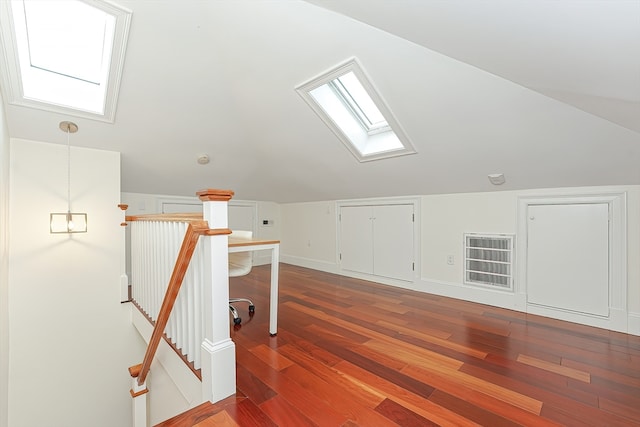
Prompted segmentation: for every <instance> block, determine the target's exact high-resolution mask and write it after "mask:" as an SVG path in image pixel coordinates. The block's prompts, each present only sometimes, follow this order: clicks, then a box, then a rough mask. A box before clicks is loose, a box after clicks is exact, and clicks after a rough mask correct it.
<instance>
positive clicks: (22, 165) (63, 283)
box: [8, 129, 144, 427]
mask: <svg viewBox="0 0 640 427" xmlns="http://www.w3.org/2000/svg"><path fill="white" fill-rule="evenodd" d="M81 134H82V129H81V130H80V132H79V133H78V134H77V135H78V136H80V135H81ZM10 151H11V156H10V157H11V165H10V166H11V167H10V178H11V185H10V215H9V219H10V221H11V235H10V242H9V244H10V246H9V249H10V250H9V297H10V304H9V319H10V321H11V323H10V328H9V338H10V340H9V357H10V367H9V405H8V417H9V425H11V427H23V426H24V427H33V426H36V425H41V426H45V425H46V426H50V427H57V426H60V427H75V426H78V427H84V426H87V425H91V426H105V427H111V426H127V425H131V397H130V395H129V389H130V386H131V384H130V377H129V375H128V372H127V368H128V367H129V366H132V365H135V364H138V363H140V362H141V361H142V357H143V354H144V347H143V342H142V340H141V339H140V337H139V336H138V335H137V332H136V331H135V329H134V328H133V326H132V325H131V305H130V304H121V303H120V291H119V283H120V274H121V268H122V266H121V264H122V259H123V250H124V232H123V229H122V227H121V226H120V222H121V220H122V211H120V209H119V208H118V207H117V205H118V203H119V202H120V155H119V153H115V152H108V151H99V150H91V149H82V148H75V147H72V151H71V156H72V170H71V184H72V185H71V198H72V206H71V208H72V210H76V211H80V212H86V213H87V214H88V232H87V233H86V234H75V235H64V234H63V235H52V234H50V233H49V224H48V223H49V213H50V212H64V211H65V210H66V183H67V179H66V147H65V146H64V145H58V144H48V143H42V142H33V141H25V140H19V139H12V140H11V149H10ZM34 405H35V406H34ZM34 408H37V409H36V410H34Z"/></svg>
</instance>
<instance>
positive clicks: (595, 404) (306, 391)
mask: <svg viewBox="0 0 640 427" xmlns="http://www.w3.org/2000/svg"><path fill="white" fill-rule="evenodd" d="M268 283H269V267H268V266H261V267H255V268H254V269H253V271H252V273H251V274H250V275H249V276H245V277H241V278H234V279H232V280H231V294H232V295H233V296H250V297H251V298H253V299H254V302H255V303H256V306H257V308H256V314H255V316H254V317H253V318H249V317H248V315H247V313H246V307H245V306H238V308H239V309H240V311H241V313H243V314H244V317H245V319H244V320H243V323H242V326H241V327H240V328H239V329H232V332H231V337H232V339H233V340H234V342H235V344H236V356H237V388H238V391H237V394H236V395H235V396H233V397H230V398H228V399H226V400H224V401H222V402H219V403H217V404H209V403H206V404H203V405H201V406H199V407H197V408H195V409H193V410H191V411H189V412H187V413H185V414H182V415H179V416H177V417H175V418H173V419H171V420H168V421H166V422H163V423H161V424H159V426H162V427H168V426H199V427H205V426H294V427H299V426H374V427H378V426H397V425H399V426H432V425H440V426H469V425H483V426H516V425H524V426H557V425H568V426H639V425H640V337H636V336H630V335H625V334H621V333H616V332H610V331H606V330H602V329H597V328H591V327H587V326H581V325H576V324H572V323H567V322H562V321H558V320H552V319H548V318H544V317H539V316H534V315H527V314H523V313H519V312H515V311H510V310H504V309H499V308H493V307H489V306H485V305H480V304H475V303H469V302H464V301H459V300H455V299H450V298H444V297H439V296H433V295H429V294H424V293H419V292H413V291H407V290H403V289H400V288H395V287H388V286H383V285H379V284H375V283H371V282H366V281H361V280H356V279H350V278H346V277H341V276H337V275H333V274H328V273H322V272H318V271H314V270H309V269H304V268H300V267H294V266H291V265H286V264H281V269H280V298H279V302H280V305H279V307H280V311H279V324H278V326H279V328H278V336H277V337H273V338H272V337H269V333H268V319H269V316H268V314H269V313H268V307H269V306H268Z"/></svg>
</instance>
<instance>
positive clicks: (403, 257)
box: [373, 205, 414, 281]
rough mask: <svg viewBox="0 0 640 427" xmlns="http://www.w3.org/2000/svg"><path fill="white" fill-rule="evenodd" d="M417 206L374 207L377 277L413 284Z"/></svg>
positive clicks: (374, 247)
mask: <svg viewBox="0 0 640 427" xmlns="http://www.w3.org/2000/svg"><path fill="white" fill-rule="evenodd" d="M413 262H414V260H413V205H384V206H374V207H373V270H374V271H373V273H374V274H375V275H377V276H384V277H390V278H393V279H400V280H407V281H412V280H413Z"/></svg>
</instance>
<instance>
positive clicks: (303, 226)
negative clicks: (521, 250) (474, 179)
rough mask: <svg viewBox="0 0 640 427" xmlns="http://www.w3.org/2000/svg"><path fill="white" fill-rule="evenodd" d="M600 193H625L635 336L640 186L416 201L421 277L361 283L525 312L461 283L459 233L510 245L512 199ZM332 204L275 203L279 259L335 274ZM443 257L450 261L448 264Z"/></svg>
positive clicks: (638, 325) (639, 328)
mask: <svg viewBox="0 0 640 427" xmlns="http://www.w3.org/2000/svg"><path fill="white" fill-rule="evenodd" d="M603 192H618V193H619V192H626V195H627V212H626V214H627V277H626V281H627V301H628V304H627V310H628V321H627V323H628V325H627V330H628V332H629V333H632V334H635V335H640V320H638V319H640V186H607V187H581V188H560V189H538V190H527V191H500V192H498V191H496V192H486V193H468V194H444V195H428V196H421V198H420V199H421V218H420V219H421V221H420V226H421V233H420V243H419V244H420V245H421V246H420V249H421V259H420V267H421V268H420V272H421V276H420V279H419V280H415V281H414V282H413V283H393V282H390V281H389V280H385V279H383V278H376V277H375V276H369V277H360V278H365V279H367V280H373V281H377V282H380V283H386V284H392V285H396V286H402V287H406V288H410V289H415V290H419V291H424V292H429V293H433V294H438V295H445V296H450V297H454V298H459V299H466V300H470V301H475V302H480V303H484V304H490V305H495V306H499V307H505V308H510V309H515V310H520V311H525V310H526V304H525V300H524V298H523V294H518V293H511V292H503V291H496V290H489V289H484V288H478V287H471V286H467V285H464V284H463V265H462V261H463V250H464V249H463V248H464V237H463V235H464V233H469V232H476V233H487V234H514V235H516V240H517V239H518V236H517V232H518V200H519V198H521V197H535V196H545V197H547V196H550V197H553V196H560V195H575V194H600V193H603ZM335 204H336V202H333V201H327V202H313V203H289V204H283V205H281V212H282V223H283V226H282V245H281V259H282V260H283V262H287V263H291V264H294V265H300V266H303V267H309V268H314V269H317V270H322V271H327V272H332V273H338V274H340V273H341V271H340V265H339V261H338V257H337V238H336V236H337V221H336V214H335V210H334V207H335ZM450 256H453V264H450V263H448V258H449V257H450ZM515 268H516V269H517V268H518V265H516V266H515ZM516 287H517V286H516Z"/></svg>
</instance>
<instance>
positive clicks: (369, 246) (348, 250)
mask: <svg viewBox="0 0 640 427" xmlns="http://www.w3.org/2000/svg"><path fill="white" fill-rule="evenodd" d="M371 218H372V212H371V206H343V207H342V208H341V209H340V265H341V267H342V269H343V270H349V271H355V272H358V273H366V274H373V223H372V221H371Z"/></svg>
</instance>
